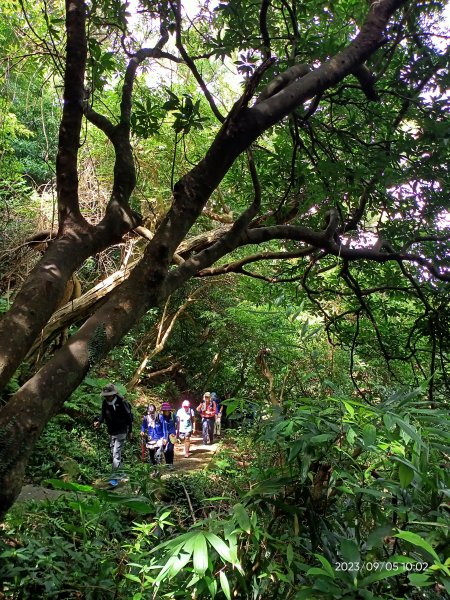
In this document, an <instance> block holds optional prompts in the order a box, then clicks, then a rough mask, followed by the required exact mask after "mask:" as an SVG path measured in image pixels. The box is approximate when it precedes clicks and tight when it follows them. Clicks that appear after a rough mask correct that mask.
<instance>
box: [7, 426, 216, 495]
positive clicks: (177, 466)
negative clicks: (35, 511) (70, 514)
mask: <svg viewBox="0 0 450 600" xmlns="http://www.w3.org/2000/svg"><path fill="white" fill-rule="evenodd" d="M218 445H219V443H217V442H216V443H214V444H210V445H208V446H205V445H204V444H203V440H202V437H201V435H194V436H192V438H191V447H190V456H189V458H184V444H183V443H181V444H175V460H174V465H173V470H171V471H166V470H165V469H164V471H163V477H169V476H170V475H171V474H176V473H188V472H191V471H198V470H200V469H205V468H206V467H207V466H208V465H209V463H210V462H211V460H212V458H213V456H214V454H215V453H216V452H217V448H218ZM64 493H67V492H63V491H61V490H53V489H50V488H46V487H43V486H40V485H32V484H27V485H24V486H23V488H22V491H21V492H20V494H19V496H18V498H17V500H16V502H27V501H29V500H38V501H39V500H53V499H55V498H58V497H59V496H60V495H61V494H64Z"/></svg>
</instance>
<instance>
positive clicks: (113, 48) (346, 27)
mask: <svg viewBox="0 0 450 600" xmlns="http://www.w3.org/2000/svg"><path fill="white" fill-rule="evenodd" d="M188 8H190V9H189V10H187V9H188ZM191 8H192V7H188V6H187V5H186V6H183V5H182V4H181V3H180V2H179V1H173V2H172V1H169V2H165V1H162V2H152V1H147V0H145V1H144V0H142V1H140V2H135V3H133V4H130V5H128V4H127V3H125V2H121V1H119V0H112V1H109V0H108V1H106V0H94V1H93V2H84V1H83V0H70V1H69V0H67V2H66V3H65V5H63V3H60V2H58V1H56V2H51V3H46V4H44V5H43V6H42V7H37V6H35V5H33V3H31V2H26V1H19V2H16V1H15V0H8V2H4V3H3V8H2V10H3V11H4V14H5V15H6V16H8V19H5V20H3V21H2V24H1V26H0V27H1V29H0V36H1V39H2V50H1V54H2V64H3V65H4V69H3V72H2V74H1V84H2V87H3V90H4V94H3V99H2V104H3V111H2V114H3V116H2V133H1V139H0V144H1V148H2V161H1V164H0V173H1V177H2V186H1V190H0V194H1V198H2V202H3V206H2V212H3V215H4V219H3V221H4V230H5V234H6V235H5V236H4V239H5V242H4V247H3V256H4V257H5V259H4V265H6V267H7V268H6V269H5V273H6V277H4V278H3V279H2V282H3V283H2V286H3V291H5V292H6V291H7V290H11V288H13V289H14V293H13V294H10V295H9V296H8V299H7V300H4V302H3V304H2V307H4V312H5V314H4V316H3V318H2V321H1V323H0V387H1V388H2V389H4V390H6V392H5V403H4V406H2V409H1V413H0V430H1V431H2V436H3V439H4V440H5V442H4V443H2V448H1V455H0V459H1V460H0V463H1V465H2V469H1V475H0V481H1V486H0V487H1V492H0V506H1V510H2V511H5V510H7V509H8V508H9V506H10V505H11V503H12V502H13V501H14V499H15V497H16V496H17V494H18V492H19V490H20V486H21V482H22V478H23V473H24V469H25V466H26V464H27V461H28V460H29V457H30V455H31V453H32V451H33V448H34V446H35V444H36V441H37V439H38V438H39V435H40V434H41V432H42V430H43V429H44V427H45V426H46V424H47V423H48V421H49V420H50V419H51V418H52V416H54V415H55V414H57V413H58V412H59V411H60V410H61V408H62V406H63V404H64V402H65V401H66V400H67V399H68V398H69V396H70V395H71V394H72V392H73V391H74V390H75V389H76V388H77V386H78V385H79V384H80V383H81V382H82V381H83V379H84V378H85V377H86V375H87V373H88V372H89V370H90V369H91V368H93V367H94V366H95V365H96V364H98V363H99V362H100V361H101V360H102V359H103V358H104V357H105V356H107V354H108V352H110V350H111V349H113V348H114V347H115V346H116V345H117V344H118V343H119V342H120V341H121V340H122V339H123V337H124V336H125V335H126V334H127V332H128V331H129V330H130V329H131V328H132V327H133V326H135V325H136V324H137V323H139V322H140V320H142V319H143V318H145V315H146V314H148V311H149V310H150V309H152V308H154V307H161V306H163V305H164V304H165V303H166V302H167V301H168V299H169V298H170V297H171V296H172V295H174V294H175V293H176V292H178V291H180V292H183V291H184V292H186V293H187V291H188V287H189V282H190V281H192V280H194V279H195V280H208V278H211V277H214V278H216V277H219V276H224V275H226V274H229V273H237V274H241V275H245V276H248V277H252V278H257V279H261V280H264V281H266V282H267V284H268V286H277V289H280V286H281V284H283V283H285V284H286V285H288V286H290V287H289V289H290V290H291V291H292V290H294V292H293V293H294V294H295V293H297V292H298V293H301V294H303V295H305V298H306V299H307V300H308V302H310V303H311V306H312V309H311V310H313V311H315V312H316V314H317V315H318V316H320V318H321V319H322V320H323V322H324V323H325V327H326V331H327V335H328V339H329V342H330V344H332V345H336V344H343V345H344V346H345V347H347V348H348V349H349V351H350V354H351V356H354V354H355V352H357V351H358V350H360V351H361V352H362V351H364V349H369V348H373V346H374V344H375V343H376V345H377V348H378V349H379V350H378V352H379V353H380V354H381V356H382V357H383V359H384V360H385V361H386V363H387V364H388V365H389V368H390V369H391V370H392V371H395V370H396V369H398V368H399V366H398V365H400V364H401V365H404V364H406V365H409V367H408V368H410V369H411V371H412V372H413V373H414V372H417V371H419V372H420V378H421V379H425V380H428V381H429V384H428V393H429V400H430V402H431V403H434V402H436V401H437V400H436V394H438V395H439V394H442V391H443V390H445V388H446V386H447V378H446V377H447V376H446V370H447V368H448V346H449V340H448V313H447V310H446V307H447V303H448V286H447V283H448V281H449V279H450V273H449V270H448V264H449V263H448V261H449V255H448V240H449V235H450V221H449V212H448V209H449V204H448V189H449V181H448V159H449V144H448V139H449V136H450V129H449V125H448V110H449V94H448V83H449V73H448V59H449V49H448V44H447V41H448V40H447V38H446V35H445V29H443V28H442V27H441V26H440V19H441V15H442V11H443V9H444V3H442V2H430V3H426V2H425V3H412V2H407V1H405V0H376V1H373V2H361V1H357V0H333V1H328V2H325V1H318V0H310V1H304V2H294V3H289V2H286V1H285V0H280V1H278V0H276V1H273V2H270V1H267V0H261V2H246V1H245V2H242V1H233V0H232V1H230V2H222V3H219V4H217V5H213V4H212V3H210V2H206V3H205V4H204V5H203V4H201V5H199V6H198V7H197V8H196V9H195V10H194V11H192V10H191ZM41 9H42V10H41ZM30 97H31V99H30ZM58 127H59V134H58V136H57V134H56V131H57V128H58ZM53 173H54V175H55V186H54V189H55V193H56V204H55V206H54V209H53V213H52V210H50V209H48V210H47V215H46V219H45V223H36V226H37V225H41V224H42V225H43V227H42V230H41V231H26V232H25V236H24V235H23V234H24V230H20V231H19V232H18V230H19V224H20V221H21V219H22V218H23V215H24V214H29V213H30V211H31V212H33V211H34V212H35V213H36V214H37V213H38V210H37V204H36V203H37V200H36V196H35V195H33V194H36V190H37V191H41V192H42V186H43V185H44V186H45V185H46V184H47V185H48V186H49V189H50V193H51V190H52V189H53V187H52V186H51V178H52V176H53ZM49 206H51V205H49ZM21 236H22V239H20V237H21ZM138 237H139V238H140V239H141V240H142V241H138V242H136V240H137V239H138ZM24 238H28V239H31V240H32V242H31V243H33V241H34V242H36V243H37V242H40V243H41V244H42V243H43V242H45V247H44V248H43V249H42V252H43V253H42V257H41V258H40V259H39V260H37V261H36V264H35V265H34V266H33V268H32V269H31V270H29V272H27V273H20V274H19V273H18V272H17V271H16V269H15V267H14V265H15V262H14V258H15V246H19V247H20V244H21V243H23V242H24V241H25V240H24ZM130 241H131V242H136V243H130V248H132V256H131V258H130V257H128V258H127V260H128V259H129V262H128V263H127V262H126V261H125V262H124V261H122V264H123V265H125V264H126V265H128V266H126V267H125V269H124V271H125V274H124V275H123V277H122V279H121V280H119V284H118V285H115V284H114V285H112V286H111V288H109V289H108V290H106V292H107V293H106V295H103V296H102V298H101V300H100V301H99V302H96V303H93V304H89V306H88V308H87V309H86V310H85V311H84V312H83V311H81V313H78V314H77V325H79V326H78V327H77V329H76V331H75V330H74V331H73V332H72V335H70V337H69V338H68V340H67V341H66V342H65V343H64V344H63V345H62V346H61V348H59V349H58V350H57V351H56V352H54V353H49V354H47V355H45V359H44V360H42V361H40V363H39V365H38V368H37V369H31V371H30V372H29V373H28V376H27V377H25V376H23V374H22V380H21V382H20V387H19V386H17V388H18V389H14V390H13V388H11V381H14V378H15V377H16V375H15V374H17V371H18V369H20V368H21V366H23V364H24V362H26V359H27V356H28V355H29V353H30V350H32V349H33V348H35V347H36V344H38V345H39V340H40V338H41V336H42V335H43V332H45V328H46V326H48V324H49V322H50V320H51V318H52V315H53V314H54V313H55V311H56V309H57V308H58V306H59V305H60V303H61V300H62V299H63V297H64V293H65V290H66V287H67V284H68V282H69V281H70V279H71V278H72V277H73V274H74V273H75V271H77V270H83V269H84V271H85V273H87V272H88V271H89V268H90V265H91V264H92V261H93V260H96V259H97V258H98V257H99V256H101V255H102V256H109V257H110V259H111V260H116V262H117V259H116V258H115V257H114V248H116V247H120V248H123V247H124V246H123V244H125V243H127V244H128V243H129V242H130ZM118 245H119V246H118ZM108 252H109V253H110V254H108ZM122 258H123V257H122ZM119 264H120V261H119ZM8 269H9V270H8ZM295 290H296V291H295ZM289 293H291V292H289ZM10 300H11V302H10ZM180 304H182V302H180ZM73 312H74V313H76V310H74V311H73ZM72 318H73V317H72ZM70 319H71V317H69V323H70ZM393 321H395V322H394V323H393ZM350 362H351V363H352V361H350ZM350 372H351V376H352V377H353V379H354V383H355V385H356V386H358V381H357V377H355V373H354V369H353V368H352V364H351V366H350ZM8 385H9V386H10V387H9V388H8ZM12 391H13V392H14V393H11V392H12Z"/></svg>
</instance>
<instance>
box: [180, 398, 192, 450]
mask: <svg viewBox="0 0 450 600" xmlns="http://www.w3.org/2000/svg"><path fill="white" fill-rule="evenodd" d="M194 433H195V414H194V411H193V410H192V408H191V403H190V402H189V400H183V403H182V405H181V408H180V409H179V410H178V411H177V439H179V440H180V439H181V440H184V457H185V458H189V448H190V445H191V435H193V434H194Z"/></svg>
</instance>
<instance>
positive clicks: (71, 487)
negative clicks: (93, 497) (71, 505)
mask: <svg viewBox="0 0 450 600" xmlns="http://www.w3.org/2000/svg"><path fill="white" fill-rule="evenodd" d="M44 483H46V484H50V485H51V486H52V487H54V488H55V490H66V491H68V492H83V493H84V494H94V493H95V492H96V490H95V488H93V487H92V486H91V485H82V484H81V483H73V482H70V481H61V480H60V479H46V480H45V482H44Z"/></svg>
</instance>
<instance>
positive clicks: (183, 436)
mask: <svg viewBox="0 0 450 600" xmlns="http://www.w3.org/2000/svg"><path fill="white" fill-rule="evenodd" d="M191 435H192V431H186V432H185V433H180V440H188V439H189V438H190V437H191Z"/></svg>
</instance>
